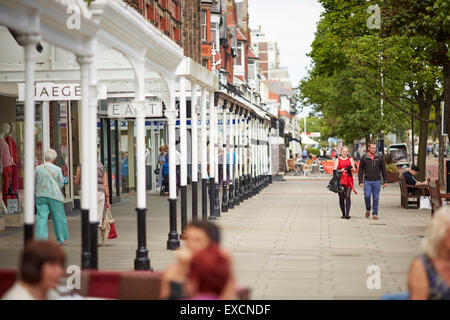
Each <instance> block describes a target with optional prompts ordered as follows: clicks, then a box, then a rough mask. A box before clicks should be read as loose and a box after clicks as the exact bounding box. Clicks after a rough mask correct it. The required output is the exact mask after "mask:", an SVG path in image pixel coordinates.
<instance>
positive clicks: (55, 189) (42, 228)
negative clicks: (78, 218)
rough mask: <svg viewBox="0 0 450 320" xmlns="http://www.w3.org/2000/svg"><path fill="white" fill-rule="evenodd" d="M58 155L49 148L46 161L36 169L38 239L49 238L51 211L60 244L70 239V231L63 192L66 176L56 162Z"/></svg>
mask: <svg viewBox="0 0 450 320" xmlns="http://www.w3.org/2000/svg"><path fill="white" fill-rule="evenodd" d="M57 157H58V154H57V153H56V151H55V150H53V149H50V150H48V151H47V152H45V155H44V160H45V162H44V163H43V164H41V165H39V166H37V167H36V169H35V183H36V239H40V240H47V238H48V230H47V228H48V227H47V224H48V215H49V213H51V215H52V220H53V226H54V228H55V235H56V240H57V241H58V243H59V244H63V243H64V241H65V240H68V239H69V231H68V229H67V221H66V212H65V211H64V205H63V201H64V197H63V194H62V192H61V188H63V187H64V177H63V174H62V170H61V168H60V167H58V166H56V165H55V164H54V163H55V160H56V158H57Z"/></svg>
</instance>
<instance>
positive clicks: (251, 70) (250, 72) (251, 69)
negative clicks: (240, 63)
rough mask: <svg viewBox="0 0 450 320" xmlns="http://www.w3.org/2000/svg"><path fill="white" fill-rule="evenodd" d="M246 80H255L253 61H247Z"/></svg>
mask: <svg viewBox="0 0 450 320" xmlns="http://www.w3.org/2000/svg"><path fill="white" fill-rule="evenodd" d="M248 79H249V80H253V79H255V60H250V59H249V60H248Z"/></svg>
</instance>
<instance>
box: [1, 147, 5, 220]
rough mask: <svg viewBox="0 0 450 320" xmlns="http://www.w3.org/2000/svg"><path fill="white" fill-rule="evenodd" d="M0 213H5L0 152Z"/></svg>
mask: <svg viewBox="0 0 450 320" xmlns="http://www.w3.org/2000/svg"><path fill="white" fill-rule="evenodd" d="M0 195H1V196H0V213H6V211H7V209H6V206H5V203H4V202H3V162H2V153H1V152H0Z"/></svg>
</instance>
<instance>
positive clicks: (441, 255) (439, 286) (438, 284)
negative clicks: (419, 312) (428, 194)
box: [408, 206, 450, 300]
mask: <svg viewBox="0 0 450 320" xmlns="http://www.w3.org/2000/svg"><path fill="white" fill-rule="evenodd" d="M424 251H425V252H424V253H423V254H421V255H419V256H418V257H416V258H415V259H414V260H413V261H412V263H411V266H410V269H409V275H408V291H409V298H410V299H411V300H450V207H448V206H444V207H442V208H440V209H439V210H438V211H437V212H436V213H435V215H434V217H433V218H432V219H431V223H430V225H429V227H428V230H427V236H426V238H425V239H424Z"/></svg>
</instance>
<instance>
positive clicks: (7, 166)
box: [0, 123, 17, 203]
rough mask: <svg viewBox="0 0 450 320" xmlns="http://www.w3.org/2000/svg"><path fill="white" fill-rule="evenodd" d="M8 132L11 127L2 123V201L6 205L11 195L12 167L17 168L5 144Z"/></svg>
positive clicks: (8, 147) (0, 149)
mask: <svg viewBox="0 0 450 320" xmlns="http://www.w3.org/2000/svg"><path fill="white" fill-rule="evenodd" d="M10 131H11V126H10V125H9V124H8V123H4V124H3V126H2V131H1V133H0V151H1V154H2V178H3V183H2V190H3V201H4V202H5V203H7V200H8V199H11V197H10V194H11V193H13V190H12V187H11V182H12V181H11V180H12V176H13V167H15V168H16V170H17V166H16V165H15V163H14V159H13V156H12V154H11V149H10V146H9V144H8V142H7V138H8V137H9V136H8V135H9V133H10ZM16 175H17V173H16ZM16 191H17V190H16Z"/></svg>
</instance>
